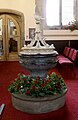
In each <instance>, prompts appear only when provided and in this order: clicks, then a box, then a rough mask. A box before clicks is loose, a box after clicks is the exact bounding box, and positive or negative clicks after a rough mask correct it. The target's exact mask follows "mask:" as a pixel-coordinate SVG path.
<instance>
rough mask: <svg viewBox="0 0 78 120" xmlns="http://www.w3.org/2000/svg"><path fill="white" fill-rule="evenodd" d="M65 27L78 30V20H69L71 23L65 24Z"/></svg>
mask: <svg viewBox="0 0 78 120" xmlns="http://www.w3.org/2000/svg"><path fill="white" fill-rule="evenodd" d="M65 29H67V30H71V31H74V30H78V21H77V20H74V21H71V22H69V24H68V25H67V26H65Z"/></svg>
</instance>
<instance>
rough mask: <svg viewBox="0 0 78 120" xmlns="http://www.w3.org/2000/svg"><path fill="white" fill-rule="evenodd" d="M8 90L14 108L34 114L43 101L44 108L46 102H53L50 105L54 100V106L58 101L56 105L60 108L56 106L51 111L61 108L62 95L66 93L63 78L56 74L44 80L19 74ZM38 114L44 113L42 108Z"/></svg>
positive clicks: (63, 101)
mask: <svg viewBox="0 0 78 120" xmlns="http://www.w3.org/2000/svg"><path fill="white" fill-rule="evenodd" d="M8 90H9V92H10V93H11V94H12V102H13V106H14V107H15V108H17V109H19V110H22V111H26V112H29V113H32V112H34V113H36V112H37V108H38V105H39V104H41V102H43V101H44V103H43V104H44V106H45V103H46V102H47V101H48V102H51V101H53V103H51V105H52V104H54V100H55V103H56V104H57V100H58V101H59V102H58V104H60V106H58V107H57V108H55V107H54V108H53V110H56V109H58V108H60V107H62V106H63V105H64V103H65V96H64V95H65V94H66V92H67V86H66V84H65V83H64V80H63V78H62V77H61V76H60V75H58V74H56V73H55V72H53V73H52V74H50V75H47V78H45V79H42V78H40V77H39V76H38V77H30V76H27V75H25V74H24V73H19V74H18V76H17V78H15V80H14V81H12V82H11V84H10V86H9V88H8ZM57 98H58V99H57ZM61 98H62V100H61ZM21 100H22V101H21ZM45 101H46V102H45ZM48 102H47V105H48ZM18 103H19V104H18ZM35 103H36V104H35ZM23 104H24V105H23ZM30 104H32V106H33V107H32V108H31V107H30ZM37 104H38V105H37ZM35 105H36V106H35ZM51 105H50V106H51ZM50 106H49V107H50ZM26 107H27V108H28V107H30V108H31V110H30V109H29V110H26ZM41 107H42V105H41ZM39 108H40V106H39ZM46 108H47V106H46ZM50 110H51V108H50V109H49V111H50ZM53 110H52V111H53ZM39 112H40V113H41V112H43V113H44V112H46V111H45V110H43V108H41V109H40V110H38V112H37V113H39Z"/></svg>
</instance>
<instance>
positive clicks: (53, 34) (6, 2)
mask: <svg viewBox="0 0 78 120" xmlns="http://www.w3.org/2000/svg"><path fill="white" fill-rule="evenodd" d="M40 1H41V0H40ZM40 1H39V2H40ZM77 1H78V0H77ZM77 4H78V2H77ZM1 8H2V9H13V10H18V11H20V12H22V13H23V14H24V17H25V38H26V36H27V35H28V36H29V31H28V29H29V28H33V27H35V19H34V13H35V0H0V9H1ZM77 11H78V9H77ZM43 33H44V35H45V37H46V39H47V40H48V39H50V40H62V39H63V40H72V39H74V40H75V39H76V40H78V31H74V32H70V31H66V30H65V31H62V30H55V31H53V30H52V31H51V30H44V31H43Z"/></svg>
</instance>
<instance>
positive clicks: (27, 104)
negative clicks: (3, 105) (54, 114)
mask: <svg viewBox="0 0 78 120" xmlns="http://www.w3.org/2000/svg"><path fill="white" fill-rule="evenodd" d="M66 93H67V89H66V90H64V91H63V94H62V95H60V94H58V95H50V96H46V97H39V98H33V97H31V96H26V95H18V94H12V104H13V106H14V107H15V108H16V109H18V110H20V111H23V112H27V113H31V114H41V113H47V112H51V111H55V110H58V109H60V108H61V107H63V106H64V104H65V101H66Z"/></svg>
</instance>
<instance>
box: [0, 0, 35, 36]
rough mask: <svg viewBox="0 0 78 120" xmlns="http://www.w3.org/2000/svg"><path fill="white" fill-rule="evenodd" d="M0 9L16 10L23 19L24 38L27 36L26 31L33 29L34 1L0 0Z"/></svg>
mask: <svg viewBox="0 0 78 120" xmlns="http://www.w3.org/2000/svg"><path fill="white" fill-rule="evenodd" d="M0 9H12V10H18V11H20V12H22V13H23V14H24V17H25V33H26V35H25V37H26V36H27V35H29V32H28V29H29V28H32V27H35V19H34V13H35V0H0Z"/></svg>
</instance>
